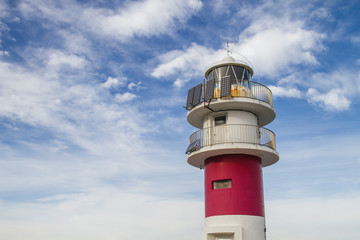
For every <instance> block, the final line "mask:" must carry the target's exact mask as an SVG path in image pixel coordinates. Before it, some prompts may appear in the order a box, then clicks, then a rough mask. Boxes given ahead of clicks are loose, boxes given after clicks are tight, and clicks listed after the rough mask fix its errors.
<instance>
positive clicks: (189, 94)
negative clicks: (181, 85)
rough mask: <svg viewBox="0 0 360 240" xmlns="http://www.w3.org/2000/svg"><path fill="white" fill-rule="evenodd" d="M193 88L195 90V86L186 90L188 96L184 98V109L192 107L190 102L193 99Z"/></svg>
mask: <svg viewBox="0 0 360 240" xmlns="http://www.w3.org/2000/svg"><path fill="white" fill-rule="evenodd" d="M194 90H195V87H193V88H191V89H189V91H188V96H187V100H186V109H188V110H189V109H190V108H192V106H193V105H192V103H193V99H194Z"/></svg>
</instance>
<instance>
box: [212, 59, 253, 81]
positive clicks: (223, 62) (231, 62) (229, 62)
mask: <svg viewBox="0 0 360 240" xmlns="http://www.w3.org/2000/svg"><path fill="white" fill-rule="evenodd" d="M226 65H235V66H241V67H244V68H246V69H247V70H249V72H250V75H251V76H252V75H253V74H254V71H253V69H252V68H251V67H250V66H249V64H248V63H246V62H243V61H236V60H235V59H234V58H232V57H230V56H229V55H228V56H226V57H224V58H223V59H222V60H221V61H220V62H216V63H214V64H212V65H211V66H210V67H209V68H208V69H207V70H206V72H205V78H207V77H208V74H209V73H210V71H211V70H213V69H215V68H218V67H222V66H226Z"/></svg>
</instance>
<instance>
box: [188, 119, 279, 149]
mask: <svg viewBox="0 0 360 240" xmlns="http://www.w3.org/2000/svg"><path fill="white" fill-rule="evenodd" d="M196 141H197V143H198V144H197V148H196V150H197V149H199V148H203V147H206V146H212V145H216V144H236V143H249V144H255V145H261V146H266V147H269V148H271V149H273V150H276V143H275V134H274V133H273V132H272V131H271V130H269V129H267V128H263V127H258V126H253V125H245V124H224V125H219V126H214V127H209V128H204V129H201V130H198V131H196V132H194V133H193V134H192V135H191V136H190V143H194V142H196ZM194 150H195V149H194Z"/></svg>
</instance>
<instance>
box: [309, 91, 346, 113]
mask: <svg viewBox="0 0 360 240" xmlns="http://www.w3.org/2000/svg"><path fill="white" fill-rule="evenodd" d="M306 96H307V97H308V101H309V102H310V103H314V104H318V105H320V106H321V107H323V108H325V109H326V110H330V111H344V110H348V109H349V107H350V104H351V101H350V100H349V99H347V98H346V97H345V95H344V92H343V91H342V90H341V89H331V90H330V92H328V93H319V92H318V91H317V90H316V89H313V88H309V89H308V91H307V92H306Z"/></svg>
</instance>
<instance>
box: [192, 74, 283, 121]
mask: <svg viewBox="0 0 360 240" xmlns="http://www.w3.org/2000/svg"><path fill="white" fill-rule="evenodd" d="M201 87H202V85H201V84H199V85H198V86H196V87H194V89H191V90H192V91H190V90H189V92H190V93H193V95H192V96H195V95H196V97H193V98H191V97H189V96H188V101H187V102H188V103H189V102H191V103H192V104H188V103H187V106H188V108H187V109H189V112H188V115H187V120H188V122H189V123H190V124H191V125H192V126H194V127H196V128H202V124H203V122H202V119H203V118H204V117H205V116H206V115H207V114H209V113H210V112H211V111H213V112H216V111H221V110H224V109H233V110H239V109H240V110H243V111H249V112H252V113H254V114H256V115H257V116H258V119H259V126H261V127H262V126H265V125H266V124H269V123H270V122H272V121H273V120H274V119H275V116H276V114H275V110H274V108H273V101H272V93H271V90H270V89H269V88H267V87H266V86H264V85H262V84H260V83H256V82H252V81H241V82H239V83H234V82H231V85H230V86H228V88H227V90H226V91H225V90H224V88H225V87H223V90H222V86H221V85H219V84H218V83H216V84H215V86H214V89H213V90H212V89H210V90H209V91H208V92H210V93H209V94H210V95H211V100H209V101H206V102H205V103H204V104H201V103H203V100H202V98H200V97H201V96H202V94H201V93H202V91H201ZM195 88H197V89H195ZM207 88H208V86H207ZM207 88H205V91H207ZM222 91H223V92H222ZM194 92H196V93H197V94H194ZM224 92H225V93H224ZM209 94H205V96H204V97H203V99H209V96H208V95H209ZM189 95H190V94H189ZM193 99H195V100H194V101H192V100H193Z"/></svg>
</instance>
